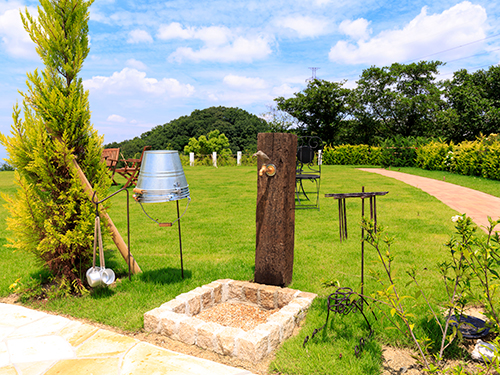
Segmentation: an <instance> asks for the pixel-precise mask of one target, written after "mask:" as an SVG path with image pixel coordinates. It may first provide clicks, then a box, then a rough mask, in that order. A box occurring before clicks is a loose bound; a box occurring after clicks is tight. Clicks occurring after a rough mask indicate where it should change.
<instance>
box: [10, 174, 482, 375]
mask: <svg viewBox="0 0 500 375" xmlns="http://www.w3.org/2000/svg"><path fill="white" fill-rule="evenodd" d="M402 171H403V169H402ZM185 173H186V177H187V180H188V183H189V186H190V191H191V198H192V201H191V203H190V205H189V208H188V209H187V212H186V215H185V216H184V217H183V218H182V219H181V230H182V250H183V261H184V279H183V278H182V277H181V270H180V259H179V250H180V249H179V237H178V227H177V224H174V226H173V227H170V228H160V227H159V226H158V225H157V224H156V223H155V222H153V221H151V220H150V219H148V218H147V217H146V216H145V215H144V213H143V212H142V210H141V207H140V206H139V204H138V203H136V202H135V201H133V200H131V204H130V223H131V233H130V236H131V252H132V255H133V256H134V257H135V259H136V261H137V263H138V264H139V266H140V267H141V269H142V271H143V272H142V273H141V274H137V275H133V276H132V279H131V281H129V280H128V276H127V272H128V269H127V264H126V262H125V260H124V259H123V258H122V257H121V255H120V253H119V252H118V251H116V247H115V246H114V244H113V242H112V241H111V240H110V239H109V238H106V241H105V249H106V266H107V267H110V268H112V269H113V270H114V271H115V273H116V274H117V277H118V282H117V283H116V287H113V288H108V289H96V290H94V291H93V292H92V293H91V294H90V295H89V296H86V297H82V298H64V299H60V300H50V301H47V302H44V303H43V305H42V304H38V305H37V304H35V305H34V306H35V307H40V308H43V309H46V310H51V311H56V312H59V313H64V314H69V315H72V316H75V317H79V318H87V319H90V320H92V321H96V322H101V323H105V324H108V325H112V326H116V327H119V328H123V329H126V330H130V331H136V330H140V329H141V328H142V326H143V314H144V313H145V312H146V311H149V310H151V309H153V308H155V307H158V306H159V305H161V304H162V303H164V302H166V301H168V300H170V299H172V298H174V297H175V296H177V295H178V294H180V293H183V292H187V291H189V290H192V289H194V288H196V287H198V286H201V285H204V284H207V283H210V282H211V281H213V280H216V279H223V278H232V279H237V280H252V279H253V272H254V263H255V218H256V198H257V171H256V168H255V167H220V168H212V167H185ZM12 177H13V173H12V172H1V173H0V188H1V190H2V192H7V193H9V194H12V193H14V191H15V189H14V187H13V183H12ZM468 178H469V179H471V177H468ZM466 179H467V178H466ZM446 180H447V181H448V177H446ZM119 181H121V182H122V183H123V180H119ZM471 184H472V183H471ZM363 186H364V188H365V191H388V192H389V193H388V194H387V195H385V196H383V197H379V198H377V217H378V222H379V223H380V224H382V225H383V226H384V227H386V228H387V233H388V235H392V236H395V237H396V241H395V243H394V245H393V247H392V252H393V253H394V254H395V255H396V259H395V262H394V269H395V271H396V276H397V282H398V283H399V284H400V285H401V287H400V288H401V289H400V290H401V294H402V295H414V294H415V292H416V288H415V287H414V286H413V285H412V284H410V285H408V286H405V285H406V284H407V282H408V281H409V278H408V276H407V275H406V272H405V271H406V270H408V269H409V268H410V267H413V268H415V269H416V270H417V273H418V274H419V280H420V282H421V285H422V286H423V288H424V290H425V291H426V292H428V293H429V295H430V296H431V297H432V300H433V302H435V303H442V301H444V298H445V293H444V290H443V288H442V285H441V282H440V278H439V274H438V272H437V267H436V264H437V263H438V262H441V261H443V260H444V259H445V258H446V257H447V251H446V248H445V247H444V246H443V243H444V242H445V241H446V240H448V239H449V237H450V235H451V234H452V233H453V232H454V227H453V223H452V222H451V217H452V216H453V215H456V214H457V212H455V211H453V210H452V209H450V208H449V207H447V206H446V205H444V204H442V203H441V202H440V201H438V200H437V199H436V198H434V197H432V196H430V195H428V194H426V193H424V192H422V191H421V190H420V189H417V188H414V187H412V186H409V185H406V184H404V183H403V182H400V181H397V180H395V179H392V178H387V177H384V176H380V175H377V174H373V173H367V172H362V171H359V170H357V169H355V168H353V167H349V166H323V174H322V179H321V195H320V205H321V210H320V211H317V210H298V211H296V214H295V249H294V274H293V281H292V283H291V285H290V287H291V288H294V289H300V290H303V291H308V292H314V293H317V294H318V295H319V296H320V298H319V299H318V300H317V302H315V304H314V305H313V308H312V309H311V311H310V312H309V314H308V317H307V319H306V323H305V325H304V327H303V328H302V330H301V332H300V334H299V335H298V336H297V337H294V338H292V339H290V340H288V341H287V342H285V344H284V345H283V346H282V347H281V349H280V350H279V351H278V353H277V357H276V361H275V362H274V364H273V365H272V366H273V368H274V370H276V371H280V372H282V373H290V374H292V373H293V374H310V373H339V374H340V373H342V374H377V373H378V371H379V368H380V353H381V349H380V343H390V344H392V345H402V344H405V345H406V344H408V341H407V340H405V339H404V338H402V337H401V335H400V334H399V333H398V332H397V331H393V330H387V329H386V327H387V326H388V325H389V323H388V322H387V320H384V319H381V316H378V318H379V319H378V320H377V321H375V320H374V318H373V316H371V315H369V316H368V318H369V319H370V321H371V322H372V324H373V326H374V329H375V339H374V340H371V341H370V342H369V343H368V345H367V347H366V349H365V351H364V352H363V354H362V356H361V358H360V359H359V360H358V359H357V358H355V357H354V354H353V348H354V345H356V344H357V340H359V338H360V337H363V336H366V334H367V333H368V331H367V327H366V324H365V323H364V320H363V318H362V316H361V315H360V314H359V313H358V314H351V315H349V316H347V317H334V316H332V317H331V319H330V322H331V323H330V325H329V328H328V329H327V330H326V331H325V336H321V335H318V336H317V337H316V338H315V339H314V340H311V341H310V342H309V343H308V344H307V346H306V348H302V341H303V340H304V337H305V336H306V335H310V334H311V333H312V331H313V330H314V328H318V327H319V326H321V325H322V324H323V323H324V321H325V318H326V302H325V301H326V297H327V296H328V295H329V294H330V293H332V292H333V291H334V288H333V287H325V286H324V283H325V282H335V283H338V285H341V286H345V287H350V288H352V289H354V290H359V286H360V281H361V272H360V269H361V242H360V238H361V229H360V221H361V204H362V202H361V200H360V199H358V198H356V199H348V200H347V223H348V224H347V227H348V239H347V240H346V241H344V242H340V239H339V229H338V201H336V200H334V199H333V198H325V197H324V194H325V193H352V192H360V191H361V189H362V187H363ZM478 186H479V185H478ZM481 186H483V188H487V187H488V186H489V185H481ZM119 187H120V186H118V187H113V188H112V189H111V191H110V193H111V192H113V191H116V190H117V189H118V188H119ZM110 203H111V207H110V208H109V214H110V216H111V217H112V219H113V221H114V223H115V225H116V226H117V227H118V229H119V231H120V233H121V235H122V237H123V238H124V239H125V241H126V236H127V232H126V227H127V221H126V195H125V193H120V194H119V195H117V196H116V197H114V198H112V199H111V200H110ZM179 203H180V204H179V205H180V210H181V212H182V211H184V208H185V205H186V203H187V200H182V201H180V202H179ZM144 209H145V210H146V211H147V213H148V214H149V215H150V216H151V217H153V218H155V219H156V220H158V221H160V222H171V221H173V220H175V218H176V217H177V211H176V203H175V202H170V203H161V204H144ZM365 212H366V215H368V213H369V204H368V201H366V202H365ZM5 217H6V210H5V208H3V207H1V208H0V218H2V220H4V218H5ZM8 235H11V234H10V233H7V232H6V230H5V226H4V225H2V226H1V227H0V244H5V243H6V240H5V238H6V237H7V236H8ZM0 254H1V262H2V275H1V276H0V295H1V296H6V295H8V294H9V293H10V290H9V285H10V284H11V283H13V282H14V281H15V280H16V279H18V278H23V279H26V278H29V277H30V276H35V277H36V275H37V274H39V268H38V267H37V266H36V262H35V261H34V259H33V258H32V256H31V255H30V254H26V253H19V252H17V253H12V250H10V249H8V248H5V247H4V246H2V247H1V248H0ZM370 270H380V265H379V264H378V262H377V257H376V254H375V251H374V250H373V249H372V248H370V247H369V246H368V245H366V244H365V293H367V294H370V293H372V292H374V291H376V290H377V288H378V285H377V283H376V282H375V280H373V278H371V277H370ZM412 304H414V305H415V307H411V305H412ZM409 306H410V307H411V308H412V309H413V311H414V312H415V313H416V315H417V316H418V317H419V318H420V317H423V316H425V317H426V315H425V314H426V312H425V306H424V304H423V302H422V301H416V302H415V303H411V302H409ZM423 321H425V319H424V320H423ZM417 329H425V327H424V323H422V324H421V327H417ZM339 354H342V358H340V357H339ZM324 369H328V371H326V372H325V371H324Z"/></svg>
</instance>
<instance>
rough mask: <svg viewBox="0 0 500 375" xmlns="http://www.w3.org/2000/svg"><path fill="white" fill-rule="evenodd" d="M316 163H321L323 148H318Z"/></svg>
mask: <svg viewBox="0 0 500 375" xmlns="http://www.w3.org/2000/svg"><path fill="white" fill-rule="evenodd" d="M318 165H323V150H318Z"/></svg>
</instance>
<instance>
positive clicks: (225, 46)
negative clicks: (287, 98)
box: [157, 22, 272, 62]
mask: <svg viewBox="0 0 500 375" xmlns="http://www.w3.org/2000/svg"><path fill="white" fill-rule="evenodd" d="M157 37H158V38H159V39H163V40H172V39H181V40H199V41H202V42H203V43H204V46H203V47H201V48H199V49H197V50H195V49H193V48H191V47H179V48H177V49H176V51H175V52H173V53H172V54H171V55H170V56H169V61H170V62H182V61H184V60H190V61H195V62H200V61H220V62H239V61H242V62H252V61H254V60H258V59H263V58H265V57H267V56H268V55H270V54H271V52H272V50H271V44H272V43H271V40H270V39H269V38H268V37H266V36H263V35H250V36H242V35H239V34H238V33H236V32H234V31H232V30H230V29H229V28H227V27H221V26H210V27H200V28H193V27H186V28H184V27H182V25H181V24H179V23H177V22H173V23H170V24H168V25H162V26H161V27H160V28H159V30H158V34H157Z"/></svg>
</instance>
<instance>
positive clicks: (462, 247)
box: [446, 214, 500, 333]
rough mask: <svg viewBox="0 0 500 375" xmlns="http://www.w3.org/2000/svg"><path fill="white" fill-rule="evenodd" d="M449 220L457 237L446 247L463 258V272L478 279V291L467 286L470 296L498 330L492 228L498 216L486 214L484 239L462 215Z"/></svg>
mask: <svg viewBox="0 0 500 375" xmlns="http://www.w3.org/2000/svg"><path fill="white" fill-rule="evenodd" d="M453 220H454V221H455V223H456V227H455V228H456V230H457V236H454V237H453V238H451V239H450V241H449V242H448V243H447V244H446V246H448V247H449V248H450V250H451V253H452V255H453V256H460V257H461V258H463V261H464V264H463V268H465V269H466V271H465V272H470V277H471V279H474V280H477V281H478V282H479V285H478V286H479V290H480V292H479V293H473V292H472V290H471V288H473V286H471V283H469V284H468V285H467V286H468V288H469V291H470V295H471V296H473V297H475V298H476V299H477V302H479V303H480V304H481V305H482V306H484V308H485V315H486V317H487V318H488V319H489V320H490V321H491V323H492V324H493V325H492V329H493V330H495V331H496V332H497V333H498V332H500V317H499V311H498V309H499V306H498V300H499V297H498V292H499V288H500V276H499V273H498V270H499V268H500V236H499V235H498V232H495V233H494V232H493V230H494V228H495V227H496V226H497V225H498V224H500V219H498V220H492V219H491V217H488V221H489V224H490V225H489V226H488V227H487V228H486V229H487V237H486V238H481V237H478V236H476V231H477V227H476V226H475V225H474V224H473V223H472V220H471V218H470V217H467V216H466V215H465V214H464V215H457V216H454V217H453ZM455 254H456V255H455ZM475 287H477V286H475Z"/></svg>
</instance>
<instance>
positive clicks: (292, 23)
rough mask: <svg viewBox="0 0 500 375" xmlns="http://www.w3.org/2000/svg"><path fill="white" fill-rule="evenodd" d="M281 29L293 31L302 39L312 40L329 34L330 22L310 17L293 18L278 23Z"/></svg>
mask: <svg viewBox="0 0 500 375" xmlns="http://www.w3.org/2000/svg"><path fill="white" fill-rule="evenodd" d="M276 23H277V25H278V26H279V27H283V28H285V29H290V30H293V31H294V32H295V33H296V34H297V35H298V36H299V37H300V38H312V37H316V36H320V35H323V34H326V33H328V31H329V29H328V26H329V22H327V21H325V20H322V19H318V18H317V17H308V16H291V17H286V18H283V19H280V20H277V21H276Z"/></svg>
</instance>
